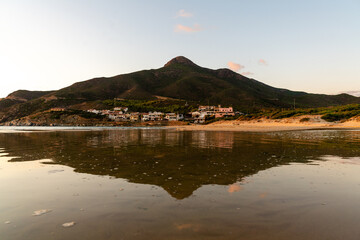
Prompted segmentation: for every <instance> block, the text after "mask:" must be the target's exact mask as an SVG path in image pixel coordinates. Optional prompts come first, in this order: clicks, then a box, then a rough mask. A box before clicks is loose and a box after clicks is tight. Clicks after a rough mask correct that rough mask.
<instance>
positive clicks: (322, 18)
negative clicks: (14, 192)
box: [0, 0, 360, 97]
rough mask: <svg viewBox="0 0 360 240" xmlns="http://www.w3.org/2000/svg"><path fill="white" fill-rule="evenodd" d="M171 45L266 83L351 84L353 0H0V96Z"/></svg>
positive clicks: (359, 80)
mask: <svg viewBox="0 0 360 240" xmlns="http://www.w3.org/2000/svg"><path fill="white" fill-rule="evenodd" d="M181 10H183V11H181ZM180 11H181V12H180ZM180 13H181V14H180ZM180 15H182V16H180ZM178 55H183V56H186V57H188V58H189V59H191V60H192V61H194V62H195V63H197V64H198V65H201V66H204V67H208V68H214V69H217V68H224V67H228V63H229V62H233V63H234V64H240V65H241V66H243V68H242V69H240V70H239V73H245V74H249V72H250V73H252V75H248V76H249V77H252V78H255V79H257V80H259V81H262V82H264V83H266V84H269V85H272V86H275V87H281V88H288V89H292V90H302V91H308V92H317V93H338V92H341V91H349V90H360V66H359V64H360V1H359V0H327V1H325V0H302V1H300V0H299V1H295V0H294V1H290V0H272V1H269V0H251V1H250V0H227V1H220V0H218V1H215V0H197V1H184V0H181V1H180V0H179V1H175V0H174V1H170V0H151V1H149V0H142V1H140V0H128V1H120V0H118V1H115V0H114V1H111V0H57V1H55V0H31V1H30V0H23V1H21V0H1V1H0V79H1V88H0V97H5V96H6V95H7V94H9V93H10V92H12V91H14V90H17V89H29V90H50V89H59V88H62V87H66V86H68V85H70V84H72V83H74V82H77V81H83V80H87V79H90V78H94V77H100V76H106V77H108V76H113V75H118V74H122V73H127V72H133V71H137V70H142V69H151V68H159V67H161V66H163V65H164V64H165V63H166V62H167V61H168V60H170V59H171V58H173V57H175V56H178ZM259 60H263V61H262V62H259ZM264 63H265V64H264ZM235 66H237V65H235Z"/></svg>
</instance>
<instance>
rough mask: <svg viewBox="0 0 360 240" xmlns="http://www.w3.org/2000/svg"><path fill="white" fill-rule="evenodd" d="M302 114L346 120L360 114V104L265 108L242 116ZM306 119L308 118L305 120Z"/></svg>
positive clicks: (328, 119) (276, 116) (326, 118)
mask: <svg viewBox="0 0 360 240" xmlns="http://www.w3.org/2000/svg"><path fill="white" fill-rule="evenodd" d="M302 115H321V116H322V117H321V118H322V119H324V120H326V121H328V122H335V121H341V120H346V119H349V118H352V117H355V116H360V104H349V105H344V106H336V107H326V108H325V107H324V108H299V109H292V110H279V109H270V110H266V109H263V110H261V111H257V112H254V113H250V114H246V115H244V116H242V117H241V118H242V119H252V118H260V117H265V118H271V119H282V118H289V117H297V116H302ZM303 121H306V120H303Z"/></svg>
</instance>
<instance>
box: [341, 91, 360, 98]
mask: <svg viewBox="0 0 360 240" xmlns="http://www.w3.org/2000/svg"><path fill="white" fill-rule="evenodd" d="M345 93H346V94H349V95H352V96H355V97H360V91H348V92H345Z"/></svg>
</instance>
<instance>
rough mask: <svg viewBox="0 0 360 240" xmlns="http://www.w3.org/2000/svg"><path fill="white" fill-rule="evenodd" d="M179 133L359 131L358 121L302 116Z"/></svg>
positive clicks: (223, 124)
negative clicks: (336, 120) (326, 119)
mask: <svg viewBox="0 0 360 240" xmlns="http://www.w3.org/2000/svg"><path fill="white" fill-rule="evenodd" d="M176 129H177V130H179V131H197V130H198V131H239V132H274V131H296V130H311V129H360V120H359V119H350V120H348V121H345V122H327V121H325V120H323V119H321V116H320V115H303V116H299V117H292V118H286V119H257V120H250V121H243V120H233V121H218V122H215V123H211V124H208V125H195V124H194V125H186V126H178V127H176Z"/></svg>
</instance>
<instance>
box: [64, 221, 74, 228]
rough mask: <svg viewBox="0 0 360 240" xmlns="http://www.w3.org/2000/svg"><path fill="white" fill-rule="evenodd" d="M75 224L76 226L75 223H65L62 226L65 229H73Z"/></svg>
mask: <svg viewBox="0 0 360 240" xmlns="http://www.w3.org/2000/svg"><path fill="white" fill-rule="evenodd" d="M75 224H76V223H75V222H67V223H64V224H63V225H62V226H63V227H65V228H68V227H73V226H74V225H75Z"/></svg>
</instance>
